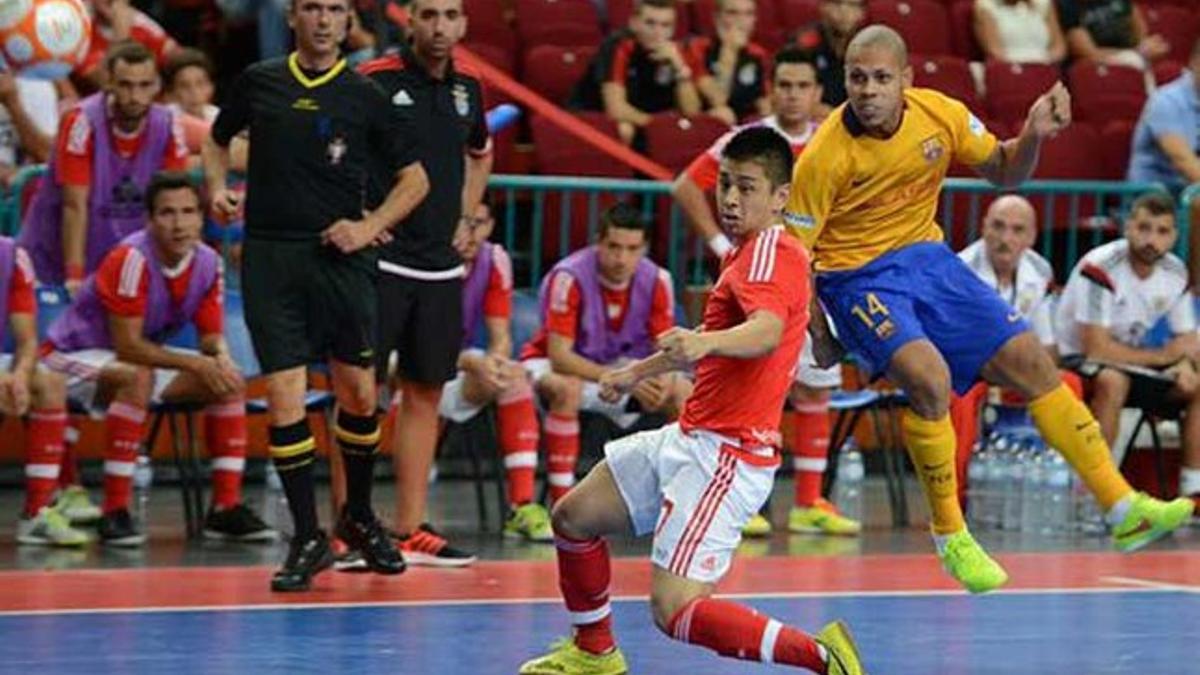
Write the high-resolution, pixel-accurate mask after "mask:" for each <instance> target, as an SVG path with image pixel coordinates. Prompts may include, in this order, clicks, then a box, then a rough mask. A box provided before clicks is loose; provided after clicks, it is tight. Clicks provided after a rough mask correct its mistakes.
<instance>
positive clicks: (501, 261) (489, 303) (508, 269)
mask: <svg viewBox="0 0 1200 675" xmlns="http://www.w3.org/2000/svg"><path fill="white" fill-rule="evenodd" d="M512 292H513V281H512V260H511V259H509V257H508V252H507V251H505V250H504V249H503V248H500V247H499V246H493V247H492V275H491V277H489V278H488V286H487V290H486V291H485V292H484V294H483V315H484V316H488V317H492V318H494V319H507V318H508V317H510V316H512Z"/></svg>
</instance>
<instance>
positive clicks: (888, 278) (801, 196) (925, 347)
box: [785, 26, 1192, 593]
mask: <svg viewBox="0 0 1200 675" xmlns="http://www.w3.org/2000/svg"><path fill="white" fill-rule="evenodd" d="M845 72H846V91H847V93H848V100H847V102H846V103H845V104H843V105H842V106H841V107H839V108H837V109H835V110H834V111H833V112H832V113H831V114H830V117H829V119H828V120H826V122H825V123H824V124H823V125H822V126H821V128H820V130H818V132H817V133H816V135H815V136H814V138H813V140H812V141H811V142H810V144H809V145H808V147H807V148H806V149H805V151H804V153H803V154H801V155H800V159H799V161H798V162H797V164H796V167H795V171H794V175H793V181H792V182H793V185H792V193H791V198H790V202H789V205H788V208H787V211H786V213H785V219H786V223H787V225H788V227H789V229H790V230H791V231H792V232H793V233H794V234H796V235H797V236H798V237H800V238H801V239H802V240H803V241H804V242H805V243H806V244H807V245H808V247H809V248H810V249H811V251H812V253H813V258H814V266H815V269H816V275H815V279H816V281H815V283H816V290H817V294H816V296H817V297H819V299H820V304H821V305H823V306H824V311H825V312H827V314H828V316H829V318H830V319H832V321H833V324H834V326H835V327H836V329H837V335H838V338H837V339H836V340H835V339H834V338H833V337H832V335H831V334H830V332H829V330H828V327H827V324H826V322H825V320H824V319H821V318H820V317H821V313H820V310H821V307H820V306H817V307H814V308H813V309H814V314H813V316H814V320H813V321H812V322H811V323H810V331H812V332H813V339H814V345H813V346H814V350H815V352H816V356H817V358H818V360H819V361H821V362H823V363H831V362H833V361H835V360H837V359H838V358H839V357H840V356H841V354H842V353H843V349H844V350H845V351H848V352H850V353H852V354H854V355H855V356H856V358H857V359H858V361H859V362H860V363H861V364H862V365H863V366H864V367H865V368H866V369H867V370H868V371H869V372H870V373H871V374H872V375H873V376H880V375H886V376H887V377H889V378H890V379H891V380H893V381H894V382H896V383H897V384H899V385H900V386H902V387H903V388H904V390H905V391H906V393H907V394H908V397H909V400H910V402H911V406H910V408H909V409H908V410H906V411H905V413H904V415H903V427H904V431H905V442H906V444H907V446H908V450H909V454H910V455H911V457H912V459H913V465H914V466H915V467H916V470H917V475H918V477H919V478H920V480H921V484H922V487H923V489H924V492H925V496H926V499H927V500H928V502H929V506H930V511H931V515H932V531H933V536H934V542H935V544H936V546H937V549H938V555H939V557H940V558H941V560H942V563H943V566H944V567H945V568H946V570H947V571H948V572H949V573H950V574H951V575H952V576H954V577H955V578H956V579H957V580H958V581H959V582H960V583H961V584H962V585H963V586H965V587H966V588H967V589H968V590H970V591H971V592H976V593H978V592H985V591H990V590H993V589H995V588H998V587H999V586H1001V585H1003V584H1004V583H1005V582H1006V581H1007V580H1008V575H1007V574H1006V573H1005V571H1004V569H1003V568H1002V567H1001V566H1000V565H999V564H998V563H996V562H995V561H994V560H992V559H991V558H990V557H989V556H988V554H987V553H986V552H985V551H984V550H983V549H982V548H981V547H980V546H979V545H978V544H977V543H976V542H975V540H974V539H973V538H972V537H971V534H970V533H969V532H968V531H967V528H966V524H965V522H964V520H963V516H962V511H961V509H960V507H959V504H958V500H957V497H956V485H955V473H954V449H955V442H954V430H953V427H952V426H951V424H950V417H949V414H948V409H949V400H950V390H951V387H953V389H954V390H956V391H958V392H959V393H962V392H964V391H966V390H967V389H968V388H969V387H970V386H971V385H972V384H973V383H974V382H975V381H976V380H977V379H980V378H982V379H984V380H987V381H989V382H992V383H995V384H999V385H1002V386H1005V387H1011V388H1013V389H1015V390H1017V391H1019V392H1021V393H1023V394H1025V395H1026V396H1027V397H1028V398H1029V400H1030V405H1029V410H1030V413H1031V415H1032V416H1033V419H1034V423H1035V424H1036V425H1037V427H1038V429H1039V431H1040V432H1041V433H1042V436H1043V437H1044V438H1045V439H1046V441H1047V442H1048V443H1049V444H1050V445H1051V446H1053V447H1054V448H1056V449H1057V450H1059V451H1060V452H1061V453H1062V454H1063V456H1064V457H1065V458H1066V459H1067V461H1068V462H1070V464H1071V466H1072V467H1074V469H1075V470H1076V471H1077V472H1078V473H1079V474H1080V476H1081V477H1082V478H1083V480H1084V482H1085V483H1086V484H1087V486H1088V487H1089V488H1090V489H1091V491H1092V492H1093V494H1094V495H1095V496H1096V499H1097V501H1098V503H1099V504H1100V505H1101V507H1102V508H1104V509H1105V511H1106V513H1107V517H1108V520H1109V522H1110V524H1111V525H1112V526H1113V538H1114V544H1115V546H1116V547H1117V548H1118V549H1120V550H1124V551H1131V550H1134V549H1137V548H1140V547H1142V546H1144V545H1146V544H1147V543H1149V542H1151V541H1153V540H1154V539H1157V538H1158V537H1160V536H1163V535H1164V534H1166V533H1168V532H1170V531H1172V530H1174V529H1175V528H1177V527H1179V526H1180V525H1181V524H1183V523H1184V522H1187V520H1188V518H1189V517H1190V516H1191V512H1192V503H1191V501H1190V500H1185V499H1181V500H1176V501H1174V502H1169V503H1168V502H1162V501H1158V500H1155V499H1152V498H1150V497H1149V496H1147V495H1144V494H1141V493H1137V492H1134V490H1133V488H1131V487H1130V486H1129V483H1128V482H1126V481H1125V479H1124V478H1123V477H1122V476H1121V474H1120V473H1119V471H1118V470H1117V468H1116V466H1115V465H1114V464H1113V462H1112V459H1111V456H1110V454H1109V449H1108V447H1107V445H1106V444H1105V442H1104V438H1103V436H1102V435H1101V434H1100V429H1099V426H1098V425H1097V423H1096V420H1095V418H1094V417H1093V416H1092V414H1091V412H1090V411H1089V410H1088V408H1087V407H1086V406H1085V405H1084V404H1083V403H1082V402H1081V401H1079V400H1078V399H1077V398H1075V396H1074V395H1073V394H1072V393H1071V392H1070V390H1069V389H1067V388H1066V387H1065V386H1063V385H1062V383H1061V382H1060V380H1059V377H1058V371H1057V369H1056V367H1055V365H1054V363H1053V362H1052V361H1051V359H1050V357H1049V355H1047V353H1046V351H1045V350H1044V349H1042V348H1041V347H1040V345H1039V344H1038V341H1037V338H1036V337H1035V336H1034V334H1033V333H1032V332H1031V331H1030V329H1029V326H1028V325H1027V324H1026V323H1025V321H1024V320H1023V319H1021V318H1020V316H1019V315H1017V314H1015V313H1013V312H1012V308H1011V307H1009V306H1008V305H1007V304H1006V303H1005V302H1004V301H1003V299H1001V298H1000V296H999V295H997V294H996V293H995V292H994V291H993V290H992V289H990V288H988V287H987V286H985V285H984V284H983V282H981V281H980V280H979V279H978V278H977V277H976V276H975V275H974V274H973V273H972V272H971V270H970V269H969V268H967V267H966V265H965V264H963V263H962V262H961V261H960V260H959V259H958V257H957V256H955V255H954V253H953V252H952V251H951V250H950V248H949V247H947V246H946V244H945V243H944V242H943V237H942V230H941V228H940V227H939V226H938V224H937V223H936V222H935V220H934V214H935V211H936V208H937V201H938V194H939V191H940V189H941V184H942V181H943V179H944V178H945V176H946V171H947V169H948V167H949V165H950V162H951V161H952V160H957V161H959V162H961V163H963V164H965V165H968V166H970V167H973V168H974V170H975V171H976V172H977V173H979V174H980V175H981V176H983V177H984V178H986V179H987V180H989V181H991V182H992V183H994V184H996V185H998V186H1000V187H1003V188H1012V187H1015V186H1017V185H1019V184H1020V183H1021V182H1023V181H1024V180H1026V179H1027V178H1029V176H1030V175H1031V174H1032V172H1033V169H1034V167H1035V165H1036V164H1037V159H1038V154H1039V151H1040V147H1041V143H1042V141H1043V140H1044V139H1046V138H1048V137H1050V136H1052V135H1054V134H1055V133H1057V132H1058V131H1060V130H1061V129H1063V128H1064V127H1066V126H1067V125H1068V124H1069V123H1070V111H1071V100H1070V94H1069V93H1068V92H1067V90H1066V88H1065V87H1064V86H1063V85H1062V83H1057V84H1055V85H1054V87H1053V88H1052V89H1050V90H1049V91H1048V92H1046V93H1045V94H1043V95H1042V96H1041V97H1040V98H1038V100H1037V101H1036V102H1035V103H1034V104H1033V105H1032V106H1031V107H1030V109H1029V113H1028V117H1027V118H1026V121H1025V125H1024V127H1023V129H1022V130H1021V133H1020V134H1019V135H1018V136H1017V137H1016V138H1013V139H1010V140H1006V141H999V140H997V139H996V137H995V136H993V135H992V134H991V133H990V132H989V131H988V130H987V129H986V128H985V127H984V125H983V124H982V123H981V122H980V121H979V120H978V119H977V118H976V117H975V116H974V115H972V114H971V113H970V112H969V111H968V110H967V108H966V106H964V105H963V104H962V103H960V102H959V101H956V100H954V99H952V98H949V97H947V96H944V95H942V94H940V93H938V92H935V91H932V90H928V89H917V88H913V87H911V83H912V69H911V67H910V66H909V64H908V54H907V48H906V46H905V44H904V41H903V39H902V38H901V37H900V36H899V35H898V34H897V33H896V32H895V31H893V30H891V29H889V28H886V27H883V26H870V27H868V28H865V29H864V30H862V31H861V32H860V33H859V34H858V35H857V36H856V37H855V38H854V40H853V41H852V42H851V43H850V45H849V47H848V49H847V52H846V69H845ZM839 341H840V342H839Z"/></svg>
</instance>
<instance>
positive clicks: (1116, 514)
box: [1104, 492, 1134, 527]
mask: <svg viewBox="0 0 1200 675" xmlns="http://www.w3.org/2000/svg"><path fill="white" fill-rule="evenodd" d="M1133 495H1134V493H1132V492H1131V493H1129V494H1127V495H1125V496H1124V497H1121V501H1119V502H1117V503H1116V504H1113V505H1112V508H1111V509H1109V510H1108V513H1107V514H1105V516H1104V520H1105V521H1107V522H1108V524H1109V525H1112V526H1114V527H1115V526H1117V525H1120V524H1121V521H1122V520H1125V516H1127V515H1129V507H1130V506H1133Z"/></svg>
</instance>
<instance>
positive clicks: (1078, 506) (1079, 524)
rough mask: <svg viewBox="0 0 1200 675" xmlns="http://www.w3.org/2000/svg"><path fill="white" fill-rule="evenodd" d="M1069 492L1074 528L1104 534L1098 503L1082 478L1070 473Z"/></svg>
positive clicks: (1102, 518) (1084, 532) (1089, 532)
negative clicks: (1071, 497)
mask: <svg viewBox="0 0 1200 675" xmlns="http://www.w3.org/2000/svg"><path fill="white" fill-rule="evenodd" d="M1071 494H1072V496H1073V499H1072V501H1073V509H1072V510H1073V512H1074V514H1075V529H1076V530H1078V531H1079V532H1082V533H1083V534H1092V535H1095V534H1104V533H1105V532H1106V525H1105V523H1104V514H1103V513H1101V512H1100V505H1099V504H1097V503H1096V498H1095V497H1093V496H1092V493H1091V491H1090V490H1088V488H1087V486H1086V485H1084V483H1083V479H1081V478H1079V476H1077V475H1075V474H1072V475H1071Z"/></svg>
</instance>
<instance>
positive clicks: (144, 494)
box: [133, 455, 154, 529]
mask: <svg viewBox="0 0 1200 675" xmlns="http://www.w3.org/2000/svg"><path fill="white" fill-rule="evenodd" d="M153 484H154V466H153V465H151V464H150V458H149V457H147V456H145V455H138V458H137V461H136V462H135V464H134V467H133V499H134V502H133V503H134V517H135V520H136V522H137V524H138V525H139V526H141V527H142V528H143V529H144V528H145V527H146V516H147V514H148V509H149V506H150V486H151V485H153Z"/></svg>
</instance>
